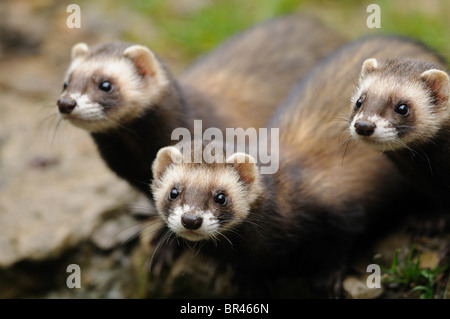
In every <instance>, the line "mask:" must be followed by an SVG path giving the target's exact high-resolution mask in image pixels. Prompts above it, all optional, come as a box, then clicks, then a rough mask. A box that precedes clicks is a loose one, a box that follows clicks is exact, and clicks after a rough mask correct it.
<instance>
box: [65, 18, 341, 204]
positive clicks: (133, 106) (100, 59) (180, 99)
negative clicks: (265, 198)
mask: <svg viewBox="0 0 450 319" xmlns="http://www.w3.org/2000/svg"><path fill="white" fill-rule="evenodd" d="M340 43H342V39H341V37H339V36H338V35H336V34H335V32H333V31H332V30H330V29H329V28H326V27H324V26H322V25H321V24H320V23H318V22H317V21H316V20H314V19H311V18H306V17H302V16H297V15H295V16H287V17H281V18H278V19H274V20H272V21H269V22H266V23H262V24H260V25H257V26H255V27H253V28H251V29H249V30H248V31H245V32H243V33H242V34H239V35H237V36H235V37H233V38H231V39H230V40H228V41H227V42H225V43H224V44H223V45H221V46H219V47H218V48H217V49H215V50H214V51H212V52H211V53H210V54H208V55H206V56H205V57H203V58H201V59H200V60H199V61H198V62H196V63H194V64H193V66H191V67H190V68H189V69H188V70H187V71H186V72H185V73H184V74H182V75H181V76H180V77H179V79H178V81H176V80H174V79H173V78H172V76H171V75H170V73H169V72H168V70H167V68H166V67H165V66H164V64H163V63H162V62H161V61H160V59H158V57H157V56H156V55H155V54H154V53H153V52H152V51H151V50H149V49H148V48H147V47H145V46H142V45H133V44H126V43H107V44H101V45H97V46H93V47H89V46H88V45H86V44H82V43H81V44H77V45H75V46H74V47H73V49H72V63H71V65H70V67H69V69H68V71H67V74H66V78H65V82H64V91H63V93H62V94H61V97H60V99H59V100H58V102H57V105H58V113H59V114H60V116H61V118H62V119H64V120H68V121H69V122H71V123H72V124H74V125H76V126H78V127H81V128H83V129H85V130H87V131H89V132H90V133H91V135H92V137H93V139H94V140H95V143H96V144H97V146H98V149H99V151H100V154H101V156H102V157H103V159H104V160H105V162H106V163H107V164H108V166H109V167H110V168H111V169H112V170H113V171H114V172H116V173H117V174H118V175H119V176H120V177H122V178H124V179H126V180H127V181H128V182H130V183H131V185H133V186H135V187H136V188H137V189H139V190H140V191H142V192H144V193H145V194H146V195H147V196H148V197H149V198H151V195H150V193H149V189H148V182H149V181H150V180H151V170H150V166H149V165H150V164H151V162H152V161H153V159H154V158H155V156H156V152H157V151H158V149H160V148H161V147H163V146H167V145H170V144H172V143H173V141H172V140H171V133H172V131H173V130H174V129H175V128H179V127H186V128H188V129H190V128H191V127H192V125H193V120H194V119H201V120H203V127H204V128H207V127H218V128H226V127H239V126H242V127H260V126H263V125H264V123H265V121H266V120H267V118H268V117H269V116H270V114H271V113H272V111H273V108H274V107H275V105H276V104H277V103H279V102H281V100H282V98H283V97H284V96H285V94H286V93H287V92H288V91H289V89H290V87H291V86H292V85H293V84H294V82H295V81H296V80H297V79H299V78H300V77H302V75H303V74H304V73H305V72H306V71H308V70H309V69H310V68H311V67H312V66H313V65H314V64H315V63H316V62H317V61H318V60H319V59H320V58H322V57H323V56H325V55H326V54H327V53H329V52H331V51H332V50H333V49H335V48H336V47H337V46H338V45H339V44H340Z"/></svg>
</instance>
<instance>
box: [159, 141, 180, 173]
mask: <svg viewBox="0 0 450 319" xmlns="http://www.w3.org/2000/svg"><path fill="white" fill-rule="evenodd" d="M182 160H183V154H181V152H180V150H179V149H178V148H176V147H173V146H167V147H163V148H161V149H160V150H159V151H158V153H157V154H156V158H155V160H154V161H153V164H152V173H153V178H155V179H158V178H160V177H161V176H162V174H163V173H164V171H165V170H166V169H167V167H168V166H169V165H170V164H177V163H181V162H182Z"/></svg>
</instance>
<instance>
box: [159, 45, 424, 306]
mask: <svg viewBox="0 0 450 319" xmlns="http://www.w3.org/2000/svg"><path fill="white" fill-rule="evenodd" d="M390 46H393V47H395V48H396V54H398V55H412V56H422V55H427V54H429V55H432V53H431V52H430V51H429V50H427V49H426V48H424V47H423V46H421V45H418V44H416V43H413V42H411V41H409V40H406V39H399V38H395V37H372V38H367V39H362V40H359V41H356V42H353V43H350V44H348V45H345V46H344V47H342V48H341V49H339V50H338V51H337V52H336V53H333V54H332V55H331V56H330V57H329V58H327V59H326V60H324V61H323V62H321V63H319V64H318V65H317V66H316V67H314V69H313V70H312V71H311V72H310V73H309V74H308V76H307V77H305V78H304V79H302V80H301V81H300V82H299V83H298V85H296V87H295V88H294V89H293V91H292V92H291V93H290V94H289V96H288V97H287V99H286V100H285V102H283V103H282V104H281V105H280V106H279V108H278V109H277V112H276V114H275V115H274V117H273V118H272V119H271V121H270V122H269V123H268V124H267V126H268V127H278V128H280V140H279V157H280V166H279V170H278V172H276V173H275V174H273V175H262V176H261V190H262V191H261V192H260V195H259V196H258V197H257V199H256V200H253V199H251V200H250V199H247V204H250V205H251V209H250V210H249V212H248V215H247V217H245V222H241V223H240V224H237V225H235V226H234V227H233V229H232V231H229V232H227V233H226V235H227V238H228V241H226V240H220V241H219V242H217V243H215V245H208V244H205V245H204V246H202V249H203V251H206V252H207V253H208V254H209V255H210V256H214V258H217V259H218V260H221V261H222V262H225V261H226V262H231V263H233V265H234V266H235V269H236V277H237V278H238V279H240V280H241V281H240V282H241V283H243V282H244V283H250V284H251V285H253V290H252V292H253V293H258V292H261V291H258V289H259V288H260V286H259V285H264V283H268V282H270V283H271V284H273V285H276V283H277V278H279V276H294V275H295V276H300V277H303V278H304V279H306V280H310V281H311V283H312V285H313V286H314V287H318V286H319V287H321V288H324V287H325V288H326V290H325V291H326V293H328V294H331V295H333V293H336V292H337V293H338V292H339V283H340V281H339V278H340V276H341V275H342V271H343V270H344V269H345V267H346V263H347V261H348V258H350V253H351V251H352V250H353V249H354V248H355V247H356V246H358V245H359V244H361V245H362V242H361V240H362V239H363V238H365V237H366V236H370V235H371V234H373V233H376V232H377V231H378V232H379V231H382V228H380V227H381V225H383V224H382V223H379V221H380V220H381V219H383V218H385V217H386V216H390V215H393V216H396V215H400V214H401V212H402V210H408V209H410V208H411V207H409V206H408V205H405V204H403V202H401V203H400V202H399V201H398V198H399V197H400V198H402V196H405V197H406V196H408V195H409V188H408V185H406V184H405V183H404V180H403V179H402V177H401V176H400V174H398V173H397V172H396V170H395V169H394V167H393V165H392V164H391V163H390V162H389V161H388V160H387V159H385V158H384V157H383V156H382V155H381V154H379V153H377V152H375V151H373V150H371V149H366V148H365V147H364V146H362V145H358V144H352V145H348V148H347V145H345V141H346V137H347V136H346V133H347V132H346V129H347V125H348V123H347V121H346V119H345V118H344V116H345V114H346V111H347V110H348V102H347V100H346V97H347V96H349V94H350V93H351V92H352V89H353V84H354V83H355V81H356V79H357V77H358V74H359V65H360V64H361V63H362V61H364V60H365V59H366V58H367V57H369V56H377V57H385V56H387V55H390V54H392V52H391V50H387V49H386V48H388V47H390ZM276 142H277V141H271V143H276ZM155 167H156V166H155ZM187 168H188V167H186V166H183V169H181V170H178V171H177V175H176V176H177V177H176V178H178V179H183V178H185V179H188V178H189V176H191V173H194V172H195V171H194V168H192V169H187ZM212 168H213V170H214V171H213V172H214V173H216V172H217V174H218V175H217V176H220V178H216V177H217V176H211V175H207V174H206V173H204V174H201V176H203V177H206V178H207V179H206V180H204V179H203V177H202V178H200V177H199V179H198V180H192V181H190V187H192V189H191V191H194V193H195V190H196V189H198V187H201V186H202V185H210V186H209V187H213V186H212V185H217V183H218V182H219V181H220V180H223V179H227V180H230V177H231V176H233V175H232V174H231V173H230V172H226V173H227V174H230V176H229V177H228V178H225V177H224V176H223V172H224V171H223V170H222V169H220V168H219V167H217V166H212ZM202 169H206V168H202ZM195 174H196V175H197V173H196V172H195ZM211 183H212V184H211ZM164 187H165V186H163V185H159V186H158V188H159V189H162V188H164ZM169 188H170V187H169ZM169 188H166V189H167V190H168V189H169ZM167 190H166V192H165V193H166V194H167ZM185 191H186V190H185ZM155 193H156V192H155ZM197 195H198V198H197V199H196V200H198V201H197V203H199V202H200V203H201V202H202V199H203V196H202V194H197ZM158 196H159V195H158ZM193 196H194V197H195V194H194V195H193ZM163 197H164V196H162V197H161V198H163ZM245 199H246V197H245V196H244V200H245ZM408 200H409V202H408V203H410V202H414V198H408ZM194 202H195V201H190V202H187V204H188V205H192V203H194ZM185 203H186V202H183V204H185ZM412 206H414V205H412ZM161 208H162V207H161V206H159V209H161ZM163 211H167V210H163ZM169 215H170V213H169ZM390 218H391V219H392V218H393V217H392V216H391V217H390ZM385 227H386V226H385ZM230 242H231V244H230ZM336 283H337V285H336V286H335V284H336ZM255 285H256V286H255ZM255 287H256V288H255ZM335 287H337V289H336V290H335V289H334V288H335ZM262 291H263V290H262ZM276 293H279V290H276ZM322 293H323V291H322ZM252 296H255V295H252ZM296 296H297V297H298V296H299V295H296Z"/></svg>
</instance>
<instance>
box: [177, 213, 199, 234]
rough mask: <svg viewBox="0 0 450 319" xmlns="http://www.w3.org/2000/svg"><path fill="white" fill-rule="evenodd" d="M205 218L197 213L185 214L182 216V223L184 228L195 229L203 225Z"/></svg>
mask: <svg viewBox="0 0 450 319" xmlns="http://www.w3.org/2000/svg"><path fill="white" fill-rule="evenodd" d="M202 222H203V218H201V217H199V216H195V215H189V214H184V215H183V216H181V224H182V225H183V226H184V228H187V229H191V230H195V229H199V228H200V226H202Z"/></svg>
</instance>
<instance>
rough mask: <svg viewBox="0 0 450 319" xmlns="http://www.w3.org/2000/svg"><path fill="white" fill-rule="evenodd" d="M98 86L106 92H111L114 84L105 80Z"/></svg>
mask: <svg viewBox="0 0 450 319" xmlns="http://www.w3.org/2000/svg"><path fill="white" fill-rule="evenodd" d="M98 88H99V89H100V90H102V91H105V92H108V93H109V92H111V91H112V90H113V85H112V84H111V82H109V81H103V82H101V83H100V85H99V86H98Z"/></svg>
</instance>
